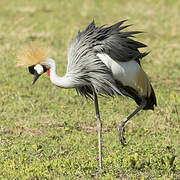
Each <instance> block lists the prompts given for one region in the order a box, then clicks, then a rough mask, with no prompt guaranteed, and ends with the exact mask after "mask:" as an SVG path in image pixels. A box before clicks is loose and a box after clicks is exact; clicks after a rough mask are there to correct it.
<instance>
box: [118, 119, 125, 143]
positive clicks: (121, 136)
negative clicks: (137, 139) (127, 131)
mask: <svg viewBox="0 0 180 180" xmlns="http://www.w3.org/2000/svg"><path fill="white" fill-rule="evenodd" d="M124 125H125V124H124V122H122V123H119V126H118V135H119V140H120V141H121V144H122V145H125V144H126V139H125V137H124Z"/></svg>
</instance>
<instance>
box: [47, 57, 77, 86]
mask: <svg viewBox="0 0 180 180" xmlns="http://www.w3.org/2000/svg"><path fill="white" fill-rule="evenodd" d="M46 62H47V63H48V66H49V67H50V80H51V82H52V83H53V84H55V85H56V86H59V87H61V88H66V89H69V88H75V87H77V84H76V83H75V82H74V79H73V77H71V76H68V75H65V76H63V77H60V76H58V75H57V74H56V62H55V61H54V60H53V59H48V60H46Z"/></svg>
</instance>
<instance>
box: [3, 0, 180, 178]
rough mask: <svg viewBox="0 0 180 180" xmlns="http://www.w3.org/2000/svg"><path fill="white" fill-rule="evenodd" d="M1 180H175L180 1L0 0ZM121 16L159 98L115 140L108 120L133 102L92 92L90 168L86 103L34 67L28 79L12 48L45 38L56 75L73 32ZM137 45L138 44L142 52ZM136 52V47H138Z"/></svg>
mask: <svg viewBox="0 0 180 180" xmlns="http://www.w3.org/2000/svg"><path fill="white" fill-rule="evenodd" d="M0 7H1V9H0V62H1V76H0V84H1V86H0V178H1V179H99V178H101V179H116V178H117V179H158V178H159V179H180V145H179V139H180V133H179V128H180V114H179V113H180V111H179V110H180V76H179V72H180V61H179V57H180V51H179V49H180V34H179V30H180V29H179V27H180V21H179V17H180V11H179V9H180V1H171V0H144V1H141V0H136V1H134V0H128V1H126V0H121V1H118V0H111V1H108V0H105V1H100V0H97V1H89V0H84V1H83V0H77V1H73V0H69V1H65V0H62V1H59V0H54V1H48V0H43V1H37V0H31V1H24V0H17V1H11V0H1V1H0ZM93 19H94V20H95V22H96V24H97V25H98V26H101V25H103V24H109V25H110V24H112V23H116V22H117V21H119V20H123V19H128V22H127V24H128V23H129V24H133V26H131V27H129V29H130V30H141V31H144V32H145V33H144V34H140V35H138V36H137V40H139V41H142V42H143V43H145V44H147V45H148V48H146V50H147V51H151V53H150V54H149V55H148V56H147V57H145V58H144V60H142V66H143V68H144V70H145V71H146V72H147V74H148V76H149V78H150V81H151V82H152V85H153V87H154V89H155V93H156V96H157V102H158V106H157V107H156V108H155V110H154V111H141V112H140V113H138V114H137V115H136V116H135V117H133V119H132V120H131V121H130V122H129V123H128V124H127V127H126V132H125V136H126V138H127V145H126V146H124V147H123V146H122V145H121V143H120V142H119V139H118V136H117V126H118V123H119V122H120V121H122V120H123V119H124V118H125V117H126V116H127V115H128V114H129V113H131V112H132V111H133V110H134V109H135V108H136V104H135V102H133V100H131V99H128V98H123V97H119V98H114V99H112V98H108V99H106V98H103V97H101V98H100V99H99V104H100V112H101V117H102V121H103V171H102V172H98V160H97V156H98V145H97V131H96V117H95V112H94V104H93V102H91V101H86V100H85V99H83V98H82V97H81V96H79V95H77V94H76V91H75V90H73V89H72V90H66V89H59V88H57V87H55V86H54V85H52V84H51V83H50V81H49V78H48V77H47V76H46V75H43V76H42V77H40V78H39V80H38V81H37V83H36V84H35V85H34V86H32V85H31V82H32V78H33V77H32V76H31V75H30V74H29V73H28V71H27V69H24V68H17V67H16V55H17V52H18V51H19V49H20V48H21V47H22V46H23V45H25V44H28V43H29V42H31V41H38V42H42V43H44V44H45V45H46V46H49V48H50V50H49V51H50V54H51V57H52V58H54V59H56V62H57V67H58V74H59V75H63V74H64V73H65V71H66V65H67V49H68V46H69V45H70V43H71V41H72V39H73V38H74V37H75V35H76V34H77V31H78V30H79V29H80V30H83V29H84V28H85V27H86V26H87V25H88V24H89V23H90V22H91V21H92V20H93ZM142 51H143V50H142ZM144 51H145V50H144Z"/></svg>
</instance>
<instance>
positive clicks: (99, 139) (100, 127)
mask: <svg viewBox="0 0 180 180" xmlns="http://www.w3.org/2000/svg"><path fill="white" fill-rule="evenodd" d="M93 95H94V105H95V109H96V117H97V126H98V144H99V169H100V170H102V142H101V138H102V123H101V118H100V113H99V105H98V97H97V94H96V92H95V90H94V88H93Z"/></svg>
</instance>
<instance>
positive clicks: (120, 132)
mask: <svg viewBox="0 0 180 180" xmlns="http://www.w3.org/2000/svg"><path fill="white" fill-rule="evenodd" d="M145 106H146V100H143V101H142V103H141V105H140V106H139V107H138V108H137V109H136V110H135V111H134V112H133V113H131V114H130V115H129V116H128V117H127V118H126V119H125V120H124V121H123V122H121V123H119V126H118V135H119V139H120V141H121V144H122V145H125V143H126V139H125V138H124V127H125V124H126V123H127V122H128V121H129V120H130V119H131V118H132V117H133V116H134V115H135V114H137V113H138V112H139V111H140V110H141V109H143V108H144V107H145Z"/></svg>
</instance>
